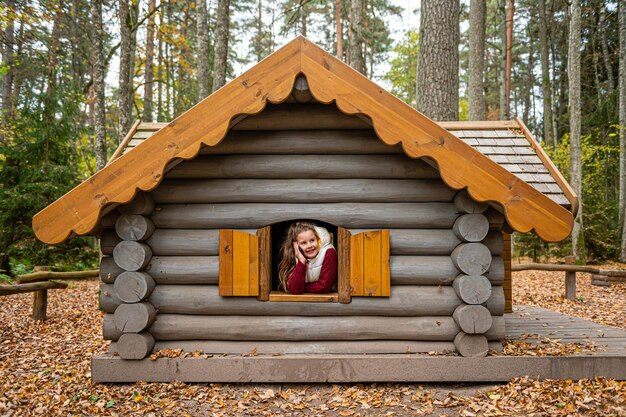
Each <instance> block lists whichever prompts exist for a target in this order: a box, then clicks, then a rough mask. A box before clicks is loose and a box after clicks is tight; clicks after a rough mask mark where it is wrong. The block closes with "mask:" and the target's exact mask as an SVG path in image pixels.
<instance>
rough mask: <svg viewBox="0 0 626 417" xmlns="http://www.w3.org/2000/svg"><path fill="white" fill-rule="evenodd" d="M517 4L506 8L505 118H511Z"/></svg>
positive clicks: (510, 4)
mask: <svg viewBox="0 0 626 417" xmlns="http://www.w3.org/2000/svg"><path fill="white" fill-rule="evenodd" d="M514 13H515V2H514V0H509V5H508V7H507V8H506V66H505V71H504V72H505V74H504V75H505V76H504V90H505V91H504V97H505V118H506V119H509V118H511V67H512V66H513V15H514Z"/></svg>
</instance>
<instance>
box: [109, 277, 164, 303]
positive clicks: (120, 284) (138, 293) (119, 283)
mask: <svg viewBox="0 0 626 417" xmlns="http://www.w3.org/2000/svg"><path fill="white" fill-rule="evenodd" d="M154 287H155V283H154V279H152V277H151V276H150V274H148V273H146V272H131V271H126V272H123V273H121V274H120V275H119V276H118V277H117V278H116V279H115V284H114V285H113V288H114V289H115V293H116V294H117V296H118V297H119V299H120V300H122V301H123V302H125V303H138V302H140V301H143V300H145V299H147V298H148V297H149V296H150V294H151V293H152V291H153V290H154Z"/></svg>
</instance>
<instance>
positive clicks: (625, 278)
mask: <svg viewBox="0 0 626 417" xmlns="http://www.w3.org/2000/svg"><path fill="white" fill-rule="evenodd" d="M574 262H575V258H574V257H573V256H566V257H565V265H559V264H537V263H530V264H518V265H512V266H511V271H513V272H516V271H558V272H565V299H566V300H574V299H576V273H577V272H581V273H587V274H591V283H592V284H594V285H600V286H608V285H610V284H611V283H626V270H622V269H600V268H596V267H593V266H584V265H574Z"/></svg>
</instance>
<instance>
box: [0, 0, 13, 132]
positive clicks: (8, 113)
mask: <svg viewBox="0 0 626 417" xmlns="http://www.w3.org/2000/svg"><path fill="white" fill-rule="evenodd" d="M5 13H6V18H7V22H6V28H5V29H4V34H3V38H2V42H3V43H4V49H3V50H2V67H3V68H4V69H5V70H6V73H5V74H4V76H3V77H2V119H3V120H5V121H8V120H10V119H11V118H12V115H13V74H14V69H13V63H14V61H15V57H14V55H13V54H14V50H13V47H14V43H15V24H14V21H15V0H7V3H6V11H5ZM2 124H4V123H2ZM3 136H4V135H3V134H0V138H3Z"/></svg>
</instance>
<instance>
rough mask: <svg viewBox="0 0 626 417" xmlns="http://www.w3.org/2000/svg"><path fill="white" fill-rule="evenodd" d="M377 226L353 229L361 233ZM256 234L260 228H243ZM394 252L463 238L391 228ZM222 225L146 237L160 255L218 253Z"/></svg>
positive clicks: (436, 247)
mask: <svg viewBox="0 0 626 417" xmlns="http://www.w3.org/2000/svg"><path fill="white" fill-rule="evenodd" d="M369 230H373V229H349V231H350V233H351V234H353V235H354V234H357V233H361V232H365V231H369ZM243 231H245V232H246V233H251V234H256V229H243ZM389 235H390V250H391V255H415V256H419V255H449V254H450V253H451V252H452V250H453V249H454V248H455V247H457V246H458V245H459V244H460V243H461V241H460V240H459V239H458V238H457V237H456V236H455V235H454V232H453V231H452V230H450V229H390V231H389ZM218 241H219V230H218V229H204V230H203V229H155V231H154V233H153V234H152V236H151V237H150V239H148V240H147V241H146V243H147V244H148V245H149V246H150V247H151V248H152V252H153V254H154V255H157V256H172V255H182V256H207V255H209V256H211V255H217V254H218V249H219V247H218ZM483 244H485V245H486V246H487V247H488V248H489V250H490V251H491V254H492V255H500V254H501V253H502V236H501V233H500V232H499V231H495V230H494V231H490V232H489V234H488V235H487V237H486V238H485V240H484V241H483Z"/></svg>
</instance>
